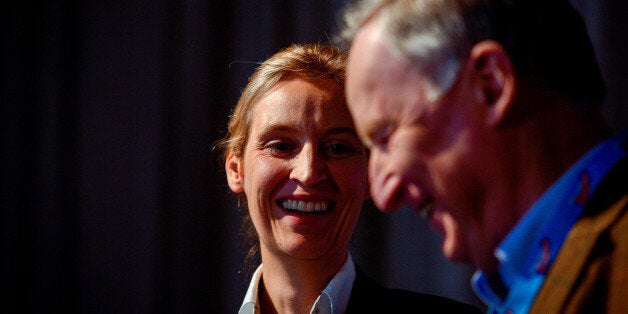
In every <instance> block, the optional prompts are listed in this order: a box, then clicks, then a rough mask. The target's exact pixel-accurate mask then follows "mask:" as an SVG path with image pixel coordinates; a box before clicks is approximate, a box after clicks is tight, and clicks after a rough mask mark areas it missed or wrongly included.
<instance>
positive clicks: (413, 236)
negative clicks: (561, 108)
mask: <svg viewBox="0 0 628 314" xmlns="http://www.w3.org/2000/svg"><path fill="white" fill-rule="evenodd" d="M574 2H575V3H576V4H577V5H578V7H579V9H581V10H582V11H583V12H584V13H585V15H586V17H587V22H588V24H589V27H590V31H591V33H592V36H593V37H594V39H595V44H596V49H597V52H598V57H599V58H600V63H601V64H602V66H603V71H604V74H605V76H606V78H607V81H608V82H609V92H610V93H609V101H608V105H607V113H608V117H609V119H610V121H611V123H612V124H613V125H614V126H615V127H617V128H622V127H625V126H626V125H628V110H627V109H626V105H625V99H626V90H627V87H628V84H627V80H626V75H625V73H626V62H627V61H626V57H625V56H626V55H628V53H627V52H628V51H627V50H628V49H627V47H626V39H625V34H624V31H625V30H626V29H628V27H626V26H627V25H626V19H625V18H624V17H625V15H626V13H627V12H628V11H627V10H626V4H625V1H624V0H607V1H599V2H596V1H589V2H585V1H575V0H574ZM343 5H344V1H340V0H327V1H288V0H283V1H282V0H260V1H243V0H239V1H220V2H218V1H195V0H183V1H172V0H155V1H138V0H127V1H108V2H107V1H93V0H87V1H65V2H59V1H48V2H43V3H39V2H33V3H31V2H22V3H19V2H9V1H3V2H2V4H0V11H1V13H0V14H1V16H2V26H1V27H2V39H1V40H2V59H1V62H2V63H1V69H2V75H1V85H2V97H1V101H2V106H1V114H2V124H1V129H0V130H1V135H0V138H1V151H0V154H1V159H2V168H1V169H2V180H1V185H0V188H1V203H0V205H1V214H0V215H1V216H0V219H1V221H0V235H1V239H0V244H1V249H0V254H2V255H1V258H0V263H1V264H0V282H1V284H0V287H1V289H2V291H0V312H2V313H16V312H19V313H201V312H204V313H234V312H237V309H238V307H239V305H240V302H241V301H242V298H243V296H244V292H245V290H246V284H247V283H246V282H245V281H246V279H247V278H245V276H244V274H243V273H242V270H243V254H242V247H241V245H240V243H241V240H240V238H239V225H240V212H239V211H238V209H237V205H236V202H235V198H233V197H232V196H231V195H230V192H229V191H228V189H227V187H226V184H225V178H224V173H223V171H222V165H220V164H219V163H218V155H217V154H215V153H214V152H213V151H212V145H213V144H214V142H215V141H216V140H218V139H219V138H221V137H222V136H223V135H224V133H223V132H224V128H225V125H226V121H227V116H228V114H229V110H230V108H231V107H232V106H233V105H234V104H235V102H236V100H237V98H238V94H239V92H240V90H241V88H242V87H243V86H244V84H245V83H246V80H247V78H248V76H249V75H250V74H251V73H252V71H253V69H254V67H255V66H256V64H257V62H259V61H262V60H264V59H265V58H267V57H268V56H270V55H271V54H272V53H274V52H275V51H276V50H278V49H279V48H282V47H285V46H287V45H289V44H291V43H293V42H312V41H320V42H327V41H329V39H330V38H331V37H332V36H333V35H334V34H335V30H336V26H337V23H336V22H337V18H338V15H339V12H340V8H341V7H342V6H343ZM574 66H577V65H574ZM438 243H439V239H438V237H437V236H436V235H434V234H433V233H432V232H431V231H430V230H428V229H427V227H426V226H425V223H424V222H422V221H421V220H420V219H419V217H417V216H416V215H415V214H414V213H413V212H411V211H409V210H408V211H405V210H404V211H401V212H399V213H397V214H392V215H384V214H381V213H379V212H377V211H376V210H375V209H374V208H373V207H372V206H366V208H365V209H364V211H363V216H362V218H361V221H360V224H359V226H358V230H357V231H356V235H355V237H354V241H353V242H352V247H351V250H352V254H353V255H354V259H355V260H356V261H357V262H358V263H359V264H360V265H362V266H363V268H364V269H365V270H366V271H367V272H368V273H370V274H371V275H372V276H373V277H375V278H376V279H378V280H380V281H381V282H382V283H384V284H387V285H390V286H396V287H401V288H406V289H411V290H416V291H423V292H428V293H437V294H442V295H446V296H449V297H452V298H456V299H459V300H462V301H466V302H470V303H476V304H479V302H478V301H477V299H475V297H474V296H473V294H472V293H471V291H470V288H469V278H470V275H471V274H472V269H470V268H469V267H468V266H463V265H453V264H451V263H449V262H447V261H446V260H445V259H444V258H443V257H442V254H441V252H440V249H439V244H438Z"/></svg>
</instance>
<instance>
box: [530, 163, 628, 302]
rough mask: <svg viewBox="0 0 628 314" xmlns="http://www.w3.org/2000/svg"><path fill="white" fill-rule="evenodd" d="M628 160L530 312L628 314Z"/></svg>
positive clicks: (576, 231)
mask: <svg viewBox="0 0 628 314" xmlns="http://www.w3.org/2000/svg"><path fill="white" fill-rule="evenodd" d="M627 209H628V161H627V160H626V158H624V160H623V161H622V162H620V164H618V166H616V167H614V169H613V170H612V174H611V175H609V177H607V178H606V179H605V180H604V182H603V183H602V185H600V186H599V188H598V189H597V191H596V193H595V195H594V196H593V198H592V199H591V201H590V204H587V208H586V209H585V212H584V214H583V217H581V218H580V219H579V220H578V222H577V223H576V224H575V225H574V227H573V228H572V230H571V231H570V232H569V234H568V235H567V238H566V239H565V242H564V244H563V248H562V249H561V251H560V252H559V254H558V256H557V258H556V261H555V262H554V264H553V265H552V267H551V269H550V271H549V273H548V275H547V278H546V280H545V283H544V284H543V286H542V287H541V290H540V291H539V294H538V295H537V298H536V300H535V301H534V304H533V305H532V308H531V309H530V313H543V314H548V313H622V314H626V313H628V214H627Z"/></svg>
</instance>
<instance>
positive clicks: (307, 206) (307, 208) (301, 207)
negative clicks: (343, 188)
mask: <svg viewBox="0 0 628 314" xmlns="http://www.w3.org/2000/svg"><path fill="white" fill-rule="evenodd" d="M328 205H329V204H328V202H327V201H316V202H305V201H297V200H282V201H281V207H283V208H284V209H286V210H293V211H294V210H296V211H300V212H305V213H313V212H324V211H326V210H327V207H328Z"/></svg>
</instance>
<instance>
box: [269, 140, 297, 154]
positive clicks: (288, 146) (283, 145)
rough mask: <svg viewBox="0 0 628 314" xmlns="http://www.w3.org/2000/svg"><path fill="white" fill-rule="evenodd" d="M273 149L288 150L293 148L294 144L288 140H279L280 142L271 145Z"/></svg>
mask: <svg viewBox="0 0 628 314" xmlns="http://www.w3.org/2000/svg"><path fill="white" fill-rule="evenodd" d="M271 147H272V149H274V150H276V151H280V152H287V151H290V150H292V148H293V145H292V144H290V143H286V142H279V143H273V144H272V145H271Z"/></svg>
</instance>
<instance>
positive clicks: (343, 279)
mask: <svg viewBox="0 0 628 314" xmlns="http://www.w3.org/2000/svg"><path fill="white" fill-rule="evenodd" d="M262 266H263V265H259V267H257V270H255V273H254V274H253V277H252V278H251V283H250V284H249V288H248V290H247V291H246V295H245V296H244V301H243V302H242V306H241V307H240V311H238V314H260V313H261V312H260V309H259V302H258V301H257V295H258V290H259V282H260V279H261V278H262ZM354 281H355V265H354V263H353V259H352V258H351V254H347V260H346V261H345V263H344V265H342V268H340V270H339V271H338V272H337V273H336V275H335V276H334V278H332V279H331V281H330V282H329V283H328V284H327V286H326V287H325V289H324V290H323V292H322V293H321V294H320V295H319V296H318V298H317V299H316V301H315V302H314V304H313V305H312V309H311V310H310V314H342V313H344V312H345V310H346V309H347V305H348V304H349V297H350V296H351V288H352V287H353V282H354Z"/></svg>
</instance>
